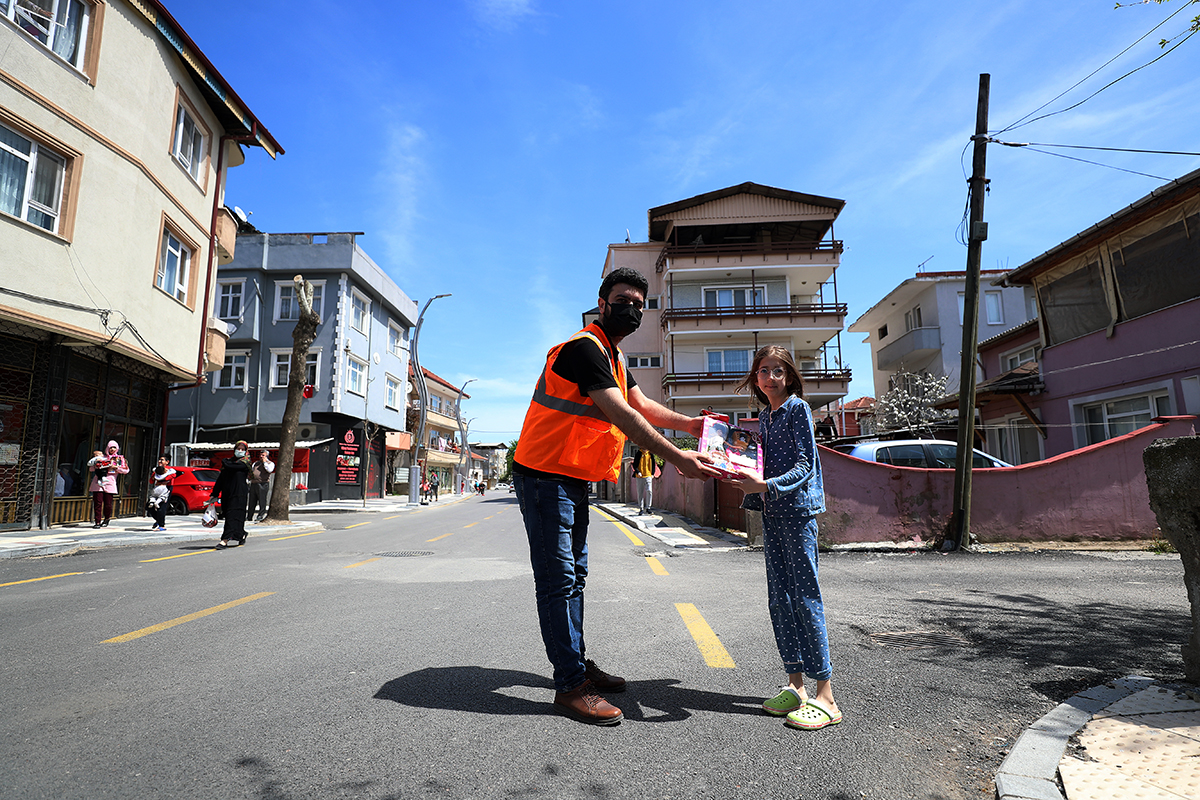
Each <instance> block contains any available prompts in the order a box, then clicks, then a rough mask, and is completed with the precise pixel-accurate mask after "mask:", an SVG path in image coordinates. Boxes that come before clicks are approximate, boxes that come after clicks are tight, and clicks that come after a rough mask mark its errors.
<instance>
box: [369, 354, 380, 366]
mask: <svg viewBox="0 0 1200 800" xmlns="http://www.w3.org/2000/svg"><path fill="white" fill-rule="evenodd" d="M371 360H372V361H374V362H375V363H376V364H378V363H379V361H380V359H379V353H375V354H374V355H373V356H371Z"/></svg>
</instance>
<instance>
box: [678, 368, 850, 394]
mask: <svg viewBox="0 0 1200 800" xmlns="http://www.w3.org/2000/svg"><path fill="white" fill-rule="evenodd" d="M745 377H746V373H744V372H669V373H667V374H666V375H664V376H663V379H662V386H663V389H664V390H665V389H667V388H668V387H670V386H678V385H681V384H687V385H691V384H695V385H696V388H697V389H702V388H704V387H705V386H706V385H707V386H708V387H709V388H711V387H712V386H713V385H714V384H716V385H718V386H719V387H720V388H721V389H722V390H723V389H724V388H725V386H726V385H728V386H729V387H730V391H732V390H733V387H734V386H737V385H738V384H739V383H741V382H742V379H743V378H745ZM800 377H802V378H803V379H804V380H806V381H848V380H850V370H848V369H802V370H800Z"/></svg>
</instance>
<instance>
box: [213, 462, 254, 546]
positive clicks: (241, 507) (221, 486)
mask: <svg viewBox="0 0 1200 800" xmlns="http://www.w3.org/2000/svg"><path fill="white" fill-rule="evenodd" d="M249 447H250V445H248V444H246V442H241V441H240V442H238V443H237V444H235V445H234V446H233V457H232V458H227V459H225V461H224V462H222V463H221V474H219V475H218V476H217V480H216V482H215V483H213V488H212V494H210V495H209V498H208V504H209V505H212V504H213V503H215V502H217V498H218V497H219V498H221V510H222V511H224V512H225V527H224V528H223V529H222V531H221V541H220V542H219V543H218V544H217V549H218V550H224V549H225V548H226V547H236V546H238V545H240V544H245V543H246V499H247V497H249V495H250V480H249V478H250V455H249V453H248V452H247V450H248V449H249Z"/></svg>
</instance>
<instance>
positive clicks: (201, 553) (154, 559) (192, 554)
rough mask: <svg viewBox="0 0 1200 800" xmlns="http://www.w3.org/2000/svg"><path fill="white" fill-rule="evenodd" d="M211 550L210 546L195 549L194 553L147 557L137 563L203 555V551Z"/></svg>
mask: <svg viewBox="0 0 1200 800" xmlns="http://www.w3.org/2000/svg"><path fill="white" fill-rule="evenodd" d="M212 552H214V551H213V549H212V548H211V547H207V548H205V549H203V550H197V551H196V552H194V553H180V554H179V555H176V556H163V557H162V558H147V559H146V560H145V561H139V562H138V563H139V564H149V563H150V562H152V561H167V560H169V559H172V558H183V557H184V556H198V555H203V554H204V553H212Z"/></svg>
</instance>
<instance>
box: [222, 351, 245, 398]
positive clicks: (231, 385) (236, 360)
mask: <svg viewBox="0 0 1200 800" xmlns="http://www.w3.org/2000/svg"><path fill="white" fill-rule="evenodd" d="M249 362H250V352H249V351H248V350H226V351H225V366H224V367H223V368H222V369H221V372H220V373H219V374H218V375H217V384H216V388H218V389H242V390H245V388H246V365H247V364H248V363H249Z"/></svg>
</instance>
